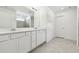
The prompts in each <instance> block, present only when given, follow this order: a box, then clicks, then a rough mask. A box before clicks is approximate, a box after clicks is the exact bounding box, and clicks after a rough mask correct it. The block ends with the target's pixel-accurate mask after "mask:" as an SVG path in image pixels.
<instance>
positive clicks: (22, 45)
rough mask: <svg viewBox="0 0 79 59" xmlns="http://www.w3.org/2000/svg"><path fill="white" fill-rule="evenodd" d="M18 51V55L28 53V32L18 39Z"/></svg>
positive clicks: (29, 43)
mask: <svg viewBox="0 0 79 59" xmlns="http://www.w3.org/2000/svg"><path fill="white" fill-rule="evenodd" d="M18 50H19V52H20V53H24V52H29V51H30V50H31V39H30V32H26V36H24V37H22V38H18Z"/></svg>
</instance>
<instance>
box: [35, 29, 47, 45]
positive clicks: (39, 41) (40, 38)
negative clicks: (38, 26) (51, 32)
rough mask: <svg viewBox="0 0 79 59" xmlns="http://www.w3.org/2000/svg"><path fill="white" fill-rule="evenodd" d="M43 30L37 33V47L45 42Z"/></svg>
mask: <svg viewBox="0 0 79 59" xmlns="http://www.w3.org/2000/svg"><path fill="white" fill-rule="evenodd" d="M45 40H46V39H45V30H40V31H37V46H38V45H40V44H42V43H43V42H44V41H45Z"/></svg>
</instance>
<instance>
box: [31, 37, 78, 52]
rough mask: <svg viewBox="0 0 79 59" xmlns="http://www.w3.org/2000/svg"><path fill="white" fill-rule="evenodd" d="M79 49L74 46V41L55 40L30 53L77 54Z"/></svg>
mask: <svg viewBox="0 0 79 59" xmlns="http://www.w3.org/2000/svg"><path fill="white" fill-rule="evenodd" d="M78 52H79V47H78V46H76V42H75V41H71V40H67V39H61V38H56V39H53V40H51V41H50V42H48V43H45V44H43V45H41V46H39V47H38V48H36V49H35V50H33V51H32V53H78Z"/></svg>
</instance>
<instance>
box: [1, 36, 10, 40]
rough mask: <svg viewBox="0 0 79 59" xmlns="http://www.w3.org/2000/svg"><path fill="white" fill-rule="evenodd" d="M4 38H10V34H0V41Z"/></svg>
mask: <svg viewBox="0 0 79 59" xmlns="http://www.w3.org/2000/svg"><path fill="white" fill-rule="evenodd" d="M5 40H10V35H0V42H1V41H5Z"/></svg>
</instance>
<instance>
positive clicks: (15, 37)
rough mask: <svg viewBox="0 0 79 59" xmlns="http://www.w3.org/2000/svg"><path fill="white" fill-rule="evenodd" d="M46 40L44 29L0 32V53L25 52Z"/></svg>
mask: <svg viewBox="0 0 79 59" xmlns="http://www.w3.org/2000/svg"><path fill="white" fill-rule="evenodd" d="M45 41H46V29H38V30H31V31H18V32H17V31H13V32H9V33H5V34H0V53H25V52H29V51H32V50H33V49H34V48H36V47H38V46H39V45H41V44H42V43H44V42H45Z"/></svg>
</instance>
